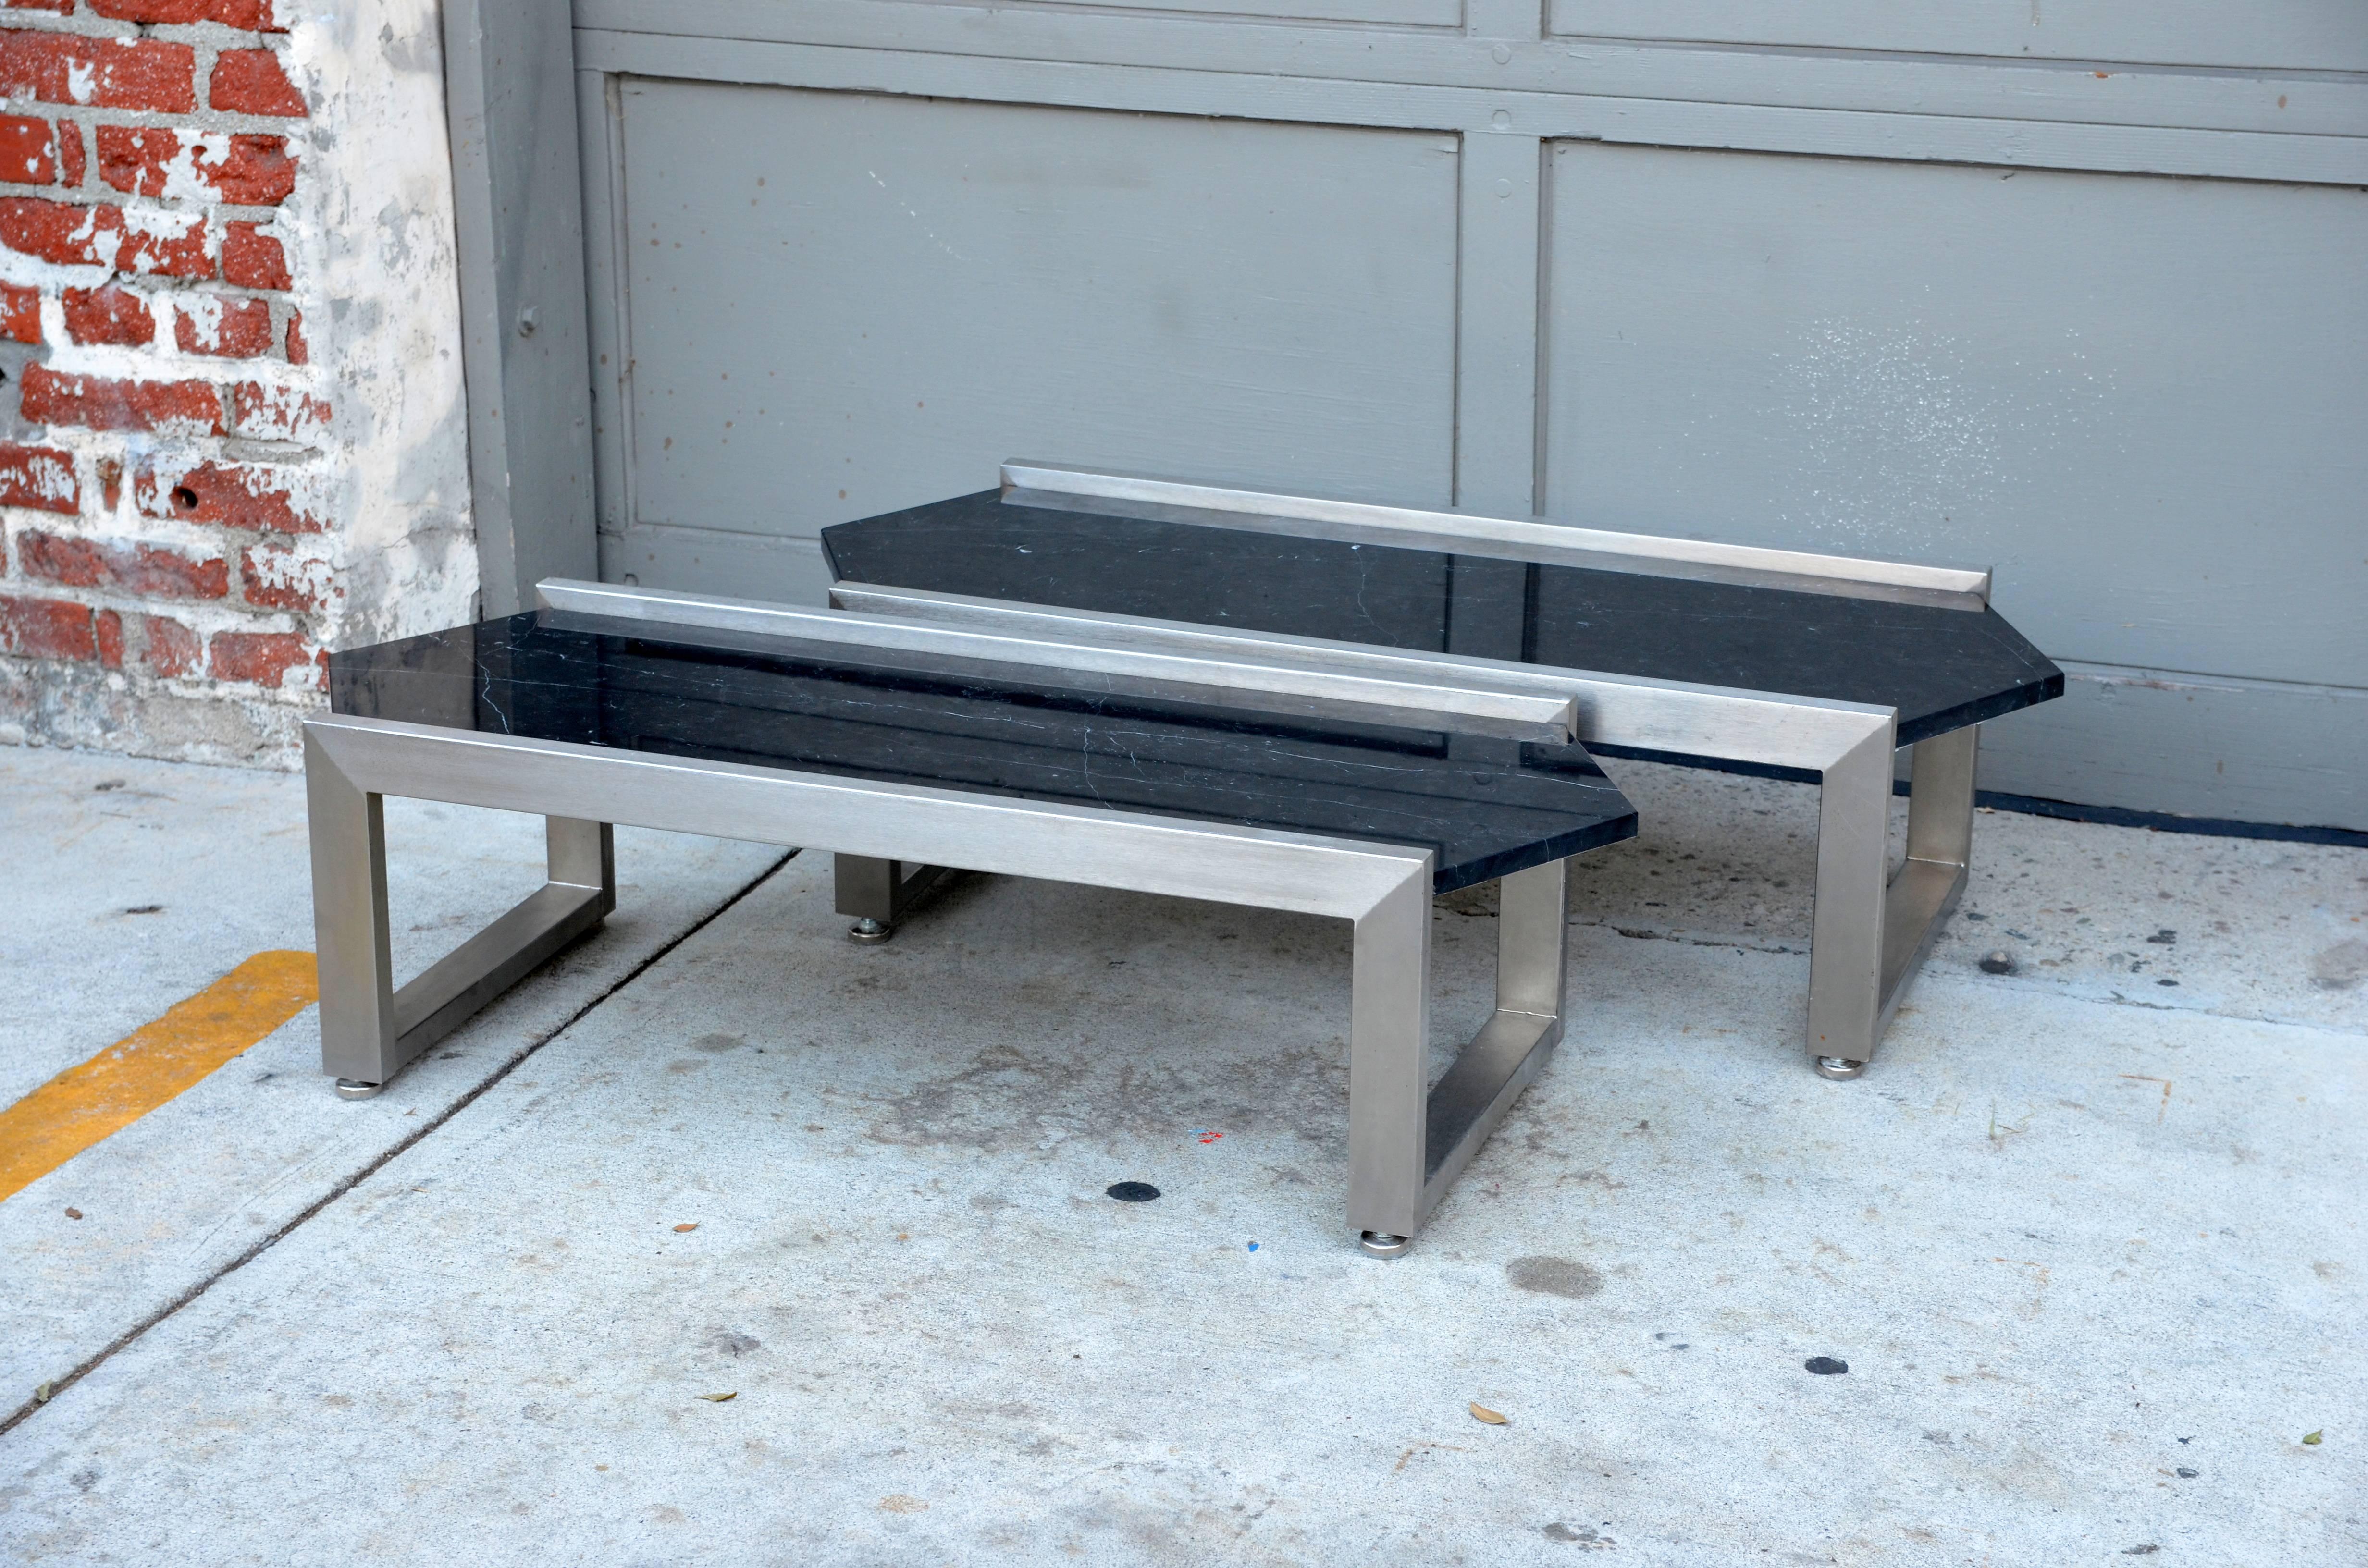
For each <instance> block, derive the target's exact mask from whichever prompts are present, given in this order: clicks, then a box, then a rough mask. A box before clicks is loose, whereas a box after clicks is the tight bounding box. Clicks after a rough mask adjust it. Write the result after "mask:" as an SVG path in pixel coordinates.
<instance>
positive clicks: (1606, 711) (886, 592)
mask: <svg viewBox="0 0 2368 1568" xmlns="http://www.w3.org/2000/svg"><path fill="white" fill-rule="evenodd" d="M830 595H831V601H832V602H833V603H834V604H843V605H846V606H847V607H848V608H850V609H853V608H860V609H861V610H863V611H865V612H868V613H871V614H874V615H879V616H882V617H886V616H909V617H912V618H914V619H928V620H937V621H942V622H945V623H948V624H958V625H969V624H1007V625H1014V626H1019V625H1037V624H1045V625H1051V624H1058V623H1064V622H1067V623H1075V624H1076V625H1078V626H1081V627H1090V628H1091V629H1093V632H1094V634H1095V635H1097V636H1099V637H1101V638H1103V639H1106V640H1111V641H1117V640H1125V641H1129V642H1136V643H1138V644H1140V645H1144V646H1153V647H1158V646H1175V647H1185V646H1201V647H1213V646H1221V645H1230V646H1236V647H1240V648H1242V649H1244V650H1246V651H1247V650H1253V649H1254V650H1256V651H1257V652H1258V654H1259V656H1260V657H1262V658H1264V659H1268V660H1271V661H1274V662H1278V663H1281V662H1290V663H1296V664H1301V665H1305V666H1307V667H1313V668H1334V669H1341V670H1349V669H1371V670H1375V671H1383V670H1407V671H1411V670H1418V669H1424V668H1431V667H1439V668H1452V669H1454V670H1456V671H1458V672H1459V675H1460V676H1461V678H1463V679H1466V680H1475V681H1486V682H1488V683H1489V684H1490V685H1492V686H1501V687H1502V688H1504V689H1507V690H1526V691H1533V692H1543V693H1552V694H1556V695H1560V696H1565V697H1567V698H1569V699H1571V700H1572V701H1573V703H1574V704H1575V705H1576V707H1577V720H1578V726H1577V738H1578V743H1579V744H1581V745H1586V744H1590V743H1595V742H1600V743H1602V744H1607V745H1622V746H1636V747H1639V748H1643V749H1650V750H1656V751H1668V752H1678V753H1685V754H1689V755H1694V756H1719V757H1727V758H1731V759H1733V760H1736V761H1741V762H1757V763H1766V764H1770V765H1774V766H1778V767H1806V768H1817V769H1822V768H1824V767H1826V766H1827V764H1828V763H1829V762H1831V761H1832V760H1833V759H1835V758H1836V757H1839V756H1846V755H1847V754H1848V753H1850V751H1851V750H1852V749H1853V748H1854V747H1856V746H1857V745H1858V744H1861V742H1862V741H1864V740H1865V739H1866V738H1867V737H1868V736H1869V735H1872V734H1874V733H1878V732H1879V731H1882V730H1884V729H1886V728H1889V727H1891V726H1893V725H1894V724H1896V717H1897V716H1896V710H1893V709H1889V708H1882V707H1877V706H1875V705H1873V704H1872V703H1864V702H1839V701H1835V700H1833V699H1828V698H1819V697H1790V696H1784V695H1782V694H1779V693H1772V692H1760V691H1746V690H1740V689H1737V688H1735V687H1715V686H1702V685H1694V684H1691V683H1687V682H1683V681H1668V680H1656V679H1654V678H1652V677H1650V676H1622V675H1610V674H1606V673H1604V672H1602V671H1600V670H1568V669H1560V668H1556V667H1554V666H1553V665H1528V664H1520V663H1518V662H1515V661H1512V660H1506V659H1482V658H1474V657H1473V656H1471V655H1468V654H1462V653H1423V652H1418V651H1409V650H1406V649H1378V648H1374V647H1372V645H1370V644H1367V643H1361V642H1337V641H1332V640H1328V639H1324V638H1316V637H1295V636H1290V635H1286V634H1283V633H1278V632H1246V631H1222V630H1219V629H1215V628H1212V627H1208V626H1203V625H1198V624H1195V623H1193V622H1190V621H1175V620H1160V619H1153V618H1150V617H1145V616H1128V615H1117V614H1112V613H1109V612H1105V611H1100V610H1081V609H1070V608H1061V607H1057V606H1049V605H1031V604H1021V603H1018V602H1015V601H1012V600H1008V599H990V598H980V597H974V596H971V595H964V594H941V593H936V592H932V591H930V590H928V589H924V588H893V587H884V586H882V585H878V584H873V583H850V582H841V583H835V584H833V585H831V590H830Z"/></svg>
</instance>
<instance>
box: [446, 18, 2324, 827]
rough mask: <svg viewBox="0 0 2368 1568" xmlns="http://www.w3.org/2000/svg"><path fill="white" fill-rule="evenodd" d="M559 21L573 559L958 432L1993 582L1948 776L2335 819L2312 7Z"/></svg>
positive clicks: (865, 485) (1104, 458) (938, 474)
mask: <svg viewBox="0 0 2368 1568" xmlns="http://www.w3.org/2000/svg"><path fill="white" fill-rule="evenodd" d="M572 19H573V28H572V35H571V36H569V37H568V38H567V39H566V40H565V41H566V47H567V48H569V49H571V50H572V56H573V58H572V69H573V72H574V80H575V85H576V91H575V96H574V110H575V122H574V123H575V132H576V135H577V137H578V139H579V140H578V147H579V149H580V161H581V177H582V182H583V185H582V188H583V191H584V197H583V205H582V210H581V227H582V233H583V235H584V239H585V247H584V248H585V256H586V259H585V263H584V272H583V278H582V283H581V287H582V289H583V290H584V291H585V297H586V300H587V301H588V316H589V336H588V341H587V342H586V343H585V344H583V345H582V346H580V347H578V348H577V349H576V350H575V352H576V353H577V354H578V355H579V357H580V359H579V362H583V363H586V364H587V365H588V368H589V369H590V372H591V380H592V398H591V405H590V426H589V429H590V432H591V435H590V449H591V452H592V455H593V457H594V459H595V460H596V461H597V483H596V484H595V486H594V487H593V489H594V492H595V494H594V496H593V497H591V498H587V500H586V502H585V503H584V504H583V505H581V506H575V509H574V510H572V511H570V512H568V513H567V519H568V520H566V521H565V522H564V527H567V528H576V529H579V530H584V529H588V528H590V527H591V526H592V513H591V506H593V504H594V502H595V501H597V527H598V569H599V571H600V572H601V573H602V574H603V575H605V576H607V577H609V578H611V579H620V578H627V577H630V578H633V579H636V580H638V581H640V582H642V583H644V584H651V585H669V586H679V587H689V588H698V589H707V590H714V591H722V592H728V593H734V594H743V595H754V596H773V597H793V598H813V597H816V596H817V595H818V594H819V591H820V588H821V585H822V581H823V577H822V571H821V565H820V560H819V555H818V553H817V549H816V546H815V543H814V538H815V534H816V531H817V530H818V529H820V528H824V527H825V526H827V525H829V524H831V523H834V522H837V521H840V520H843V519H846V518H849V517H862V516H866V515H870V514H872V513H876V512H880V511H883V510H887V509H889V508H893V507H898V506H908V505H912V504H916V503H918V502H922V501H927V500H930V499H933V498H936V497H939V496H943V495H947V494H954V493H957V492H961V491H964V490H972V489H977V488H981V487H984V486H985V485H986V484H988V483H991V480H992V475H993V472H994V467H995V464H996V462H997V461H999V460H1002V459H1004V458H1006V457H1010V456H1030V457H1039V458H1048V459H1054V460H1062V461H1065V462H1071V463H1076V464H1081V465H1107V466H1111V467H1117V468H1125V469H1134V470H1147V471H1152V472H1164V473H1173V474H1179V475H1184V476H1189V477H1192V478H1199V479H1206V480H1211V481H1217V482H1224V483H1249V484H1255V485H1258V486H1263V487H1269V488H1278V489H1295V490H1306V491H1313V492H1317V493H1322V494H1337V495H1346V496H1352V497H1357V498H1362V499H1372V500H1379V501H1394V502H1404V503H1409V504H1414V505H1419V506H1466V507H1472V508H1476V509H1481V510H1486V511H1497V512H1515V513H1528V512H1531V511H1533V510H1534V511H1538V512H1541V513H1543V514H1544V515H1546V516H1549V517H1555V518H1560V519H1565V520H1568V521H1571V522H1575V523H1586V524H1589V525H1594V526H1604V527H1614V528H1639V529H1645V530H1648V531H1654V532H1667V533H1674V534H1685V535H1696V536H1703V537H1712V538H1718V539H1727V540H1745V541H1750V542H1757V543H1773V544H1785V545H1798V546H1807V547H1811V548H1816V549H1826V550H1837V551H1851V552H1859V553H1867V554H1874V555H1888V556H1904V557H1912V558H1918V559H1930V560H1935V561H1941V562H1961V563H1969V564H1987V565H1991V566H1994V567H1995V568H1996V571H1997V574H1998V575H1997V583H1998V588H1997V598H1998V605H1999V608H2001V609H2002V610H2004V612H2005V613H2006V614H2007V615H2009V617H2010V618H2012V619H2014V620H2015V621H2016V622H2017V623H2018V624H2020V625H2021V626H2022V627H2023V628H2024V629H2025V630H2026V631H2029V632H2030V633H2031V634H2032V636H2033V637H2034V638H2035V640H2036V641H2038V642H2040V644H2041V645H2042V646H2043V647H2044V648H2045V649H2046V650H2047V651H2048V653H2051V654H2053V655H2054V656H2055V658H2057V659H2058V660H2059V661H2061V662H2063V663H2064V664H2065V665H2066V668H2067V669H2068V670H2069V671H2070V672H2071V674H2072V677H2073V678H2072V682H2071V695H2070V698H2069V699H2068V700H2066V701H2065V702H2062V703H2059V704H2055V705H2054V706H2052V707H2050V708H2047V709H2044V710H2036V711H2033V712H2031V713H2027V714H2022V715H2018V716H2016V717H2013V718H2011V719H2009V720H2007V721H2004V722H2000V723H1998V725H1996V726H1994V727H1993V730H1992V731H1991V733H1990V735H1989V738H1988V742H1987V753H1986V756H1985V759H1984V778H1983V782H1984V784H1985V785H1986V786H1987V787H1988V788H1991V789H1998V790H2010V791H2015V792H2020V793H2025V794H2032V795H2041V796H2047V797H2052V798H2056V799H2068V800H2076V801H2089V802H2097V803H2106V804H2118V805H2125V806H2131V807H2135V808H2139V809H2145V810H2157V811H2173V812H2188V813H2193V814H2200V815H2207V816H2215V817H2230V818H2239V819H2247V820H2254V821H2267V822H2285V823H2307V824H2332V825H2341V826H2349V827H2354V828H2368V784H2363V774H2368V505H2363V500H2362V497H2363V495H2368V484H2363V479H2368V474H2363V472H2362V470H2363V467H2368V273H2364V272H2363V257H2368V193H2364V192H2363V189H2362V187H2363V186H2368V6H2362V5H2360V4H2358V3H2357V0H2263V3H2261V4H2257V5H2251V6H2225V5H2219V4H2213V3H2206V0H2047V4H2046V5H2045V6H2041V5H2039V4H2037V3H2036V0H1791V3H1786V4H1767V3H1764V0H1547V3H1545V4H1544V5H1543V6H1542V5H1541V4H1540V3H1539V0H1133V3H1132V4H1127V5H1121V6H1107V5H1097V6H1068V5H1059V4H1029V5H1019V6H991V7H990V6H969V5H955V4H939V3H922V0H575V3H574V6H573V17H572ZM472 376H473V370H472ZM476 384H477V383H476V382H475V381H474V380H473V379H472V391H473V389H474V387H475V386H476ZM510 437H511V439H512V440H513V441H514V442H515V441H516V440H517V439H518V431H517V430H516V429H513V430H512V431H511V432H510ZM557 493H558V491H557V489H556V488H554V489H553V491H552V494H557ZM482 509H483V507H482V506H481V510H482ZM527 509H528V510H531V508H530V507H529V508H527ZM515 559H519V560H522V559H524V555H523V553H521V554H520V555H519V556H518V557H516V558H515ZM494 575H495V576H498V575H499V574H498V573H495V574H494ZM488 590H489V601H490V600H492V599H494V598H497V597H499V594H500V593H501V592H502V591H504V590H503V589H502V588H501V587H500V586H499V585H497V584H496V583H495V582H494V581H493V580H492V578H490V577H489V585H488Z"/></svg>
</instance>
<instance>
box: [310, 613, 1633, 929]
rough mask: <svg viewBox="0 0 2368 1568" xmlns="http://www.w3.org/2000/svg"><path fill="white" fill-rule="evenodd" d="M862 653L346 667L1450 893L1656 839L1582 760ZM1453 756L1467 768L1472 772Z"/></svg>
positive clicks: (435, 716) (820, 647) (493, 633)
mask: <svg viewBox="0 0 2368 1568" xmlns="http://www.w3.org/2000/svg"><path fill="white" fill-rule="evenodd" d="M922 663H925V661H920V662H916V656H914V655H909V654H899V655H896V656H895V662H894V663H893V664H873V663H854V662H850V653H849V650H848V648H847V647H846V646H845V645H843V644H811V643H808V644H801V643H795V642H785V641H782V640H780V639H773V638H764V639H758V638H754V637H742V636H736V635H734V634H733V633H729V632H714V631H697V632H691V631H683V632H682V635H681V639H680V640H678V641H677V640H675V638H674V635H673V634H672V633H670V632H667V631H659V630H656V629H653V628H651V627H649V626H647V625H644V624H641V623H625V622H616V621H601V620H598V619H593V618H589V617H584V616H569V615H562V614H558V613H555V612H552V611H542V612H539V613H529V614H524V615H514V616H511V617H509V618H507V619H501V620H489V621H484V622H483V623H481V624H479V625H476V626H464V627H459V628H456V629H454V630H452V631H438V632H433V633H430V634H428V635H427V636H424V637H410V638H405V639H403V640H402V641H400V642H382V643H380V644H379V645H377V646H375V647H370V648H359V649H355V650H353V651H352V652H349V653H332V654H331V655H330V656H329V683H330V705H331V707H332V708H333V709H334V710H336V712H338V713H346V714H358V715H362V716H367V717H372V718H382V719H399V720H404V721H407V722H413V723H422V724H437V725H442V726H445V727H448V728H454V729H461V730H472V731H478V732H483V733H495V734H506V735H519V736H528V737H531V738H535V739H540V740H551V741H567V742H574V743H576V744H585V745H596V746H614V747H618V748H620V749H623V750H630V751H638V752H649V753H657V754H661V755H664V756H681V757H698V758H704V759H710V760H715V761H723V762H734V763H743V764H751V765H755V766H757V767H780V768H787V769H792V770H795V771H798V772H803V773H823V774H832V775H836V776H838V777H842V778H868V779H878V780H887V781H893V782H897V783H907V784H920V785H928V786H933V787H937V788H941V789H950V790H971V791H977V792H980V793H985V794H996V795H1010V796H1022V797H1025V798H1027V799H1029V800H1034V801H1060V802H1064V803H1068V804H1075V805H1092V806H1107V807H1111V808H1115V809H1119V810H1122V811H1129V812H1149V813H1153V814H1157V815H1166V816H1181V817H1191V818H1195V819H1198V820H1201V821H1205V822H1218V823H1227V824H1241V825H1247V826H1256V827H1265V828H1276V829H1281V830H1285V831H1290V832H1297V833H1308V834H1316V835H1324V836H1326V837H1334V838H1353V839H1368V840H1377V841H1380V842H1383V843H1389V844H1399V845H1409V846H1416V847H1418V848H1429V849H1431V850H1433V851H1435V852H1436V854H1437V860H1436V861H1435V867H1436V876H1435V889H1436V891H1438V892H1451V891H1452V890H1454V889H1456V888H1460V887H1466V886H1469V885H1471V884H1472V883H1474V882H1478V881H1486V880H1487V879H1489V878H1491V877H1498V876H1503V875H1505V874H1506V873H1508V872H1510V871H1518V870H1522V869H1526V868H1528V867H1531V866H1535V865H1542V864H1543V863H1544V862H1546V861H1548V860H1554V859H1560V858H1564V857H1565V856H1569V855H1575V854H1577V853H1579V852H1580V851H1582V850H1586V849H1592V848H1595V847H1597V846H1600V845H1604V844H1610V843H1613V842H1616V841H1618V840H1620V839H1623V838H1630V837H1634V835H1635V832H1636V813H1635V810H1634V807H1632V806H1630V805H1629V803H1628V801H1627V800H1626V799H1625V798H1624V797H1623V796H1622V794H1621V793H1620V791H1619V790H1618V789H1616V788H1615V787H1613V785H1612V784H1611V781H1610V780H1609V779H1607V778H1604V776H1603V774H1602V771H1601V770H1600V768H1598V767H1596V765H1595V763H1594V761H1593V759H1591V758H1590V757H1589V756H1588V755H1587V753H1586V752H1585V751H1583V750H1582V749H1581V748H1579V747H1578V746H1576V745H1568V746H1543V745H1520V744H1515V743H1512V742H1501V741H1486V740H1474V739H1471V738H1469V737H1463V736H1456V737H1452V739H1451V737H1448V736H1444V735H1441V734H1439V733H1429V732H1423V731H1416V730H1398V729H1389V728H1381V727H1376V726H1372V725H1364V724H1353V723H1342V722H1332V721H1326V720H1311V721H1301V720H1284V719H1275V718H1272V717H1270V716H1269V715H1265V714H1251V713H1245V712H1238V711H1234V710H1226V709H1222V708H1214V707H1202V706H1198V705H1192V704H1186V703H1177V702H1167V701H1152V700H1146V699H1138V698H1117V697H1111V696H1109V695H1107V694H1096V693H1091V692H1081V691H1077V690H1072V689H1066V688H1064V687H1058V686H1049V685H1048V686H1028V685H1017V684H1007V683H1002V682H999V681H985V680H981V679H979V678H977V677H975V676H967V675H951V674H937V673H933V672H931V671H929V670H928V669H927V668H925V667H920V665H921V664H922ZM1451 752H1452V755H1451Z"/></svg>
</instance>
